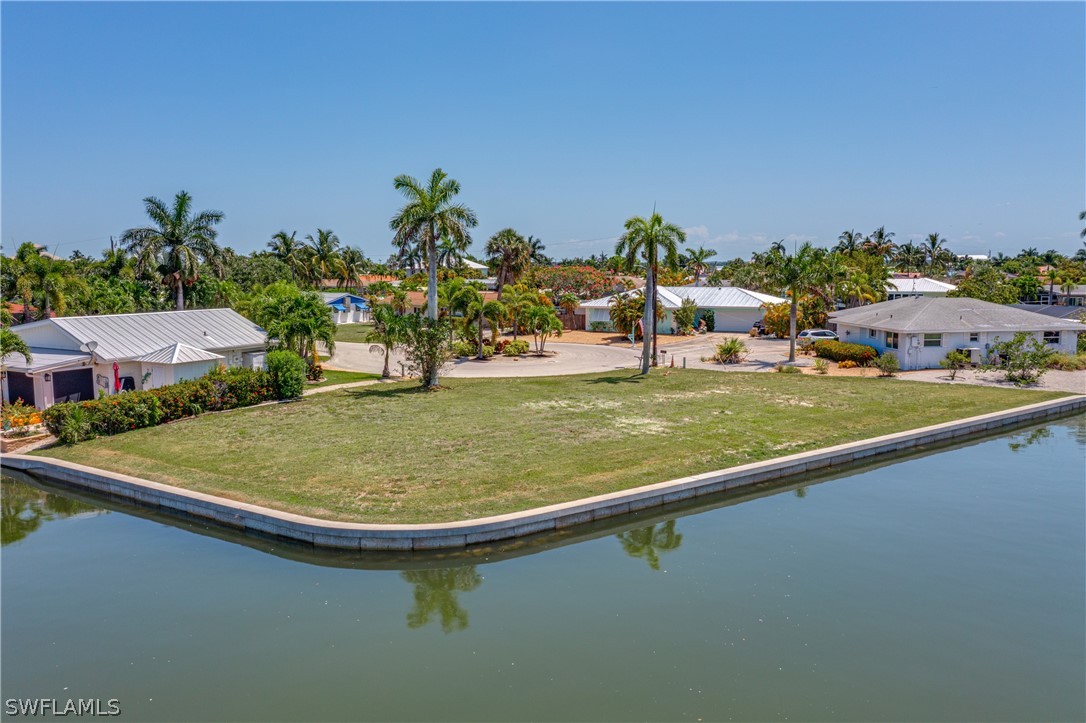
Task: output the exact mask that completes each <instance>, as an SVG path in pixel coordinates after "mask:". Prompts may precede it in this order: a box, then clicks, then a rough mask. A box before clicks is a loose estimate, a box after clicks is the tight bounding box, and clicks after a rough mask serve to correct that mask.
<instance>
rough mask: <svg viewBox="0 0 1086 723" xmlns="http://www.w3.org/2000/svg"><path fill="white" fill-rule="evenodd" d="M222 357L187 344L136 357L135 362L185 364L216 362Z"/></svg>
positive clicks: (167, 347) (175, 345)
mask: <svg viewBox="0 0 1086 723" xmlns="http://www.w3.org/2000/svg"><path fill="white" fill-rule="evenodd" d="M224 358H225V357H223V355H221V354H215V353H214V352H210V351H204V350H203V349H197V348H196V347H194V346H189V345H188V344H173V345H171V346H164V347H162V348H161V349H159V350H158V351H153V352H150V353H148V354H144V355H142V356H138V357H136V359H135V361H140V362H143V363H145V364H187V363H188V362H201V361H218V360H219V359H224Z"/></svg>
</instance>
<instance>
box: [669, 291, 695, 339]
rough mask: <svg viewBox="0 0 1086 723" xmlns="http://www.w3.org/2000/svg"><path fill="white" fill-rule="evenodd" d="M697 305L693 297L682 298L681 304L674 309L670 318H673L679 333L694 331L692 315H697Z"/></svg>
mask: <svg viewBox="0 0 1086 723" xmlns="http://www.w3.org/2000/svg"><path fill="white" fill-rule="evenodd" d="M697 313H698V305H697V304H696V303H694V300H693V299H683V301H682V306H680V307H679V308H678V309H675V311H674V312H672V314H671V318H672V319H674V320H675V329H676V330H677V331H678V332H679V333H680V334H692V333H694V317H695V316H697Z"/></svg>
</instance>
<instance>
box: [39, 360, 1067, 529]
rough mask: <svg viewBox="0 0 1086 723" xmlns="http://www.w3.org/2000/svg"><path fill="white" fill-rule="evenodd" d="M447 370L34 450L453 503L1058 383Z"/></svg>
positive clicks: (328, 492)
mask: <svg viewBox="0 0 1086 723" xmlns="http://www.w3.org/2000/svg"><path fill="white" fill-rule="evenodd" d="M444 383H445V384H447V385H448V388H447V389H444V390H442V391H439V392H430V393H428V392H423V391H421V390H420V389H419V387H418V386H417V384H415V383H408V382H404V383H395V384H382V385H375V386H369V387H361V388H358V389H346V390H340V391H332V392H327V393H325V394H316V395H312V396H310V397H306V398H305V399H303V400H301V401H298V402H293V403H291V404H284V405H272V406H265V407H257V408H252V409H245V410H240V411H235V412H230V413H226V414H215V415H205V416H202V417H199V418H196V419H189V420H183V421H181V422H177V423H174V424H170V425H165V426H161V427H156V428H152V429H142V430H137V431H134V432H129V433H127V434H123V435H119V436H116V437H107V438H103V439H97V440H93V441H89V442H85V443H83V444H80V445H77V446H75V447H71V448H64V447H58V448H53V449H49V450H43V451H42V452H41V453H42V454H44V455H46V456H55V457H60V458H62V459H68V460H72V461H75V462H79V463H83V464H89V465H92V466H95V467H101V468H105V469H110V470H115V471H119V472H123V473H126V474H131V475H135V476H137V477H143V478H146V479H151V480H156V481H159V482H165V483H168V484H174V485H179V486H182V487H186V488H189V489H193V490H199V491H201V492H207V493H211V494H216V495H222V496H225V497H229V498H231V499H235V500H244V501H247V502H253V503H256V504H261V505H267V506H270V507H274V508H278V509H282V510H289V511H293V512H299V513H302V514H308V515H314V516H318V517H324V518H332V519H339V520H355V521H367V522H425V521H448V520H457V519H468V518H473V517H482V516H485V515H491V514H498V513H504V512H510V511H514V510H521V509H526V508H530V507H535V506H539V505H545V504H552V503H556V502H562V501H567V500H572V499H577V498H581V497H586V496H590V495H595V494H601V493H605V492H613V491H617V490H622V489H627V488H630V487H636V486H638V485H643V484H649V483H653V482H661V481H664V480H667V479H672V478H675V477H681V476H684V475H688V474H694V473H697V472H705V471H709V470H714V469H719V468H723V467H730V466H733V465H737V464H743V463H747V462H752V461H756V460H763V459H768V458H771V457H777V456H781V455H785V454H791V453H794V452H798V451H802V450H808V449H815V448H818V447H824V446H828V445H832V444H838V443H842V442H847V441H853V440H858V439H863V438H867V437H873V436H876V435H880V434H887V433H890V432H897V431H902V430H907V429H911V428H915V427H920V426H924V425H928V424H934V423H937V422H944V421H948V420H952V419H956V418H961V417H967V416H972V415H975V414H982V413H985V412H991V411H996V410H1000V409H1006V408H1009V407H1014V406H1019V405H1023V404H1028V403H1031V402H1040V401H1043V400H1047V399H1053V398H1055V397H1058V396H1061V395H1060V394H1058V393H1044V392H1031V391H1021V390H1008V389H994V388H987V387H979V386H971V385H970V386H966V385H961V386H957V385H954V386H952V385H948V384H924V383H919V382H906V381H899V380H894V379H879V378H856V377H816V376H813V375H810V376H809V375H803V376H800V375H787V376H786V375H782V374H765V373H762V374H757V373H739V372H729V373H726V374H725V373H721V372H715V371H706V370H694V369H689V370H677V369H676V370H670V371H669V372H665V371H664V370H659V371H655V372H654V373H653V374H652V375H651V376H650V377H648V378H642V377H639V376H637V375H636V374H634V373H633V372H631V371H625V370H623V371H615V372H608V373H603V374H592V375H584V376H569V377H542V378H523V379H446V380H444Z"/></svg>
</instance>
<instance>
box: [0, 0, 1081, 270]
mask: <svg viewBox="0 0 1086 723" xmlns="http://www.w3.org/2000/svg"><path fill="white" fill-rule="evenodd" d="M0 20H2V41H3V42H2V63H3V65H2V71H0V72H2V76H0V80H2V97H0V101H2V118H0V131H2V148H0V150H2V161H0V173H2V178H0V180H2V184H3V187H2V193H3V198H2V208H0V211H2V214H3V216H2V222H0V237H2V240H3V244H4V250H5V251H6V252H8V253H10V251H11V248H12V243H19V242H22V241H27V240H31V241H37V242H39V243H45V244H48V245H49V246H50V248H54V247H57V248H58V252H59V253H61V254H63V255H67V254H68V253H70V252H71V251H73V250H75V249H80V250H83V251H84V252H88V253H91V252H93V253H97V252H98V251H100V249H101V248H102V246H103V245H108V237H109V235H110V234H113V235H119V234H120V233H122V232H123V231H124V229H125V228H128V227H131V226H135V225H140V224H142V223H143V221H144V216H143V212H142V204H141V202H140V199H141V198H143V197H144V196H147V195H157V196H160V197H164V198H166V197H172V195H173V194H174V193H175V192H176V191H178V190H179V189H186V190H188V191H189V192H190V193H191V194H192V195H193V196H194V198H195V203H196V205H197V207H199V208H216V209H220V210H222V211H224V212H225V213H226V221H225V222H224V223H223V224H222V226H221V236H220V241H221V242H222V243H223V244H225V245H229V246H232V247H233V248H235V249H236V250H239V251H251V250H254V249H258V248H262V247H263V246H264V244H265V242H266V241H267V239H268V238H269V237H270V236H271V235H272V234H273V233H274V232H276V231H278V230H279V229H281V228H282V229H287V230H288V231H289V230H298V232H299V236H304V235H305V234H306V233H315V229H316V228H317V227H318V226H319V227H321V228H332V229H334V230H335V231H336V232H337V234H338V235H339V237H340V239H341V240H342V241H344V242H345V243H349V244H352V245H357V246H359V247H361V248H362V249H363V250H364V251H366V253H367V254H369V255H370V256H372V257H376V258H380V259H383V258H385V257H386V256H387V255H388V254H389V253H390V251H391V245H390V243H389V241H390V238H391V234H390V232H389V231H388V219H389V218H390V217H391V216H392V215H393V213H394V212H395V211H396V209H397V208H398V205H399V203H400V198H399V196H398V195H397V194H396V192H395V191H394V190H393V188H392V179H393V177H394V176H396V175H397V174H400V173H410V174H412V175H415V176H420V177H421V176H425V175H427V174H428V173H429V172H430V171H431V170H432V169H433V168H435V167H437V166H440V167H442V168H444V169H445V170H446V171H448V172H449V173H450V174H451V175H453V176H454V177H455V178H457V179H459V180H460V181H461V183H462V185H463V193H462V199H463V201H464V202H466V203H467V204H468V205H470V206H471V207H472V208H474V209H475V210H476V212H477V213H478V215H479V219H480V225H479V227H478V228H477V229H476V230H475V232H474V234H473V235H474V237H475V239H476V243H475V247H474V250H475V251H479V250H481V247H482V244H483V242H485V239H486V238H487V237H488V236H489V235H490V234H492V233H493V232H495V231H497V230H498V229H500V228H504V227H506V226H512V227H514V228H516V229H517V230H519V231H521V232H522V233H524V234H533V235H535V236H537V237H540V238H542V239H543V240H544V242H546V244H547V246H548V252H549V253H551V254H553V255H556V256H573V255H584V254H588V253H598V252H600V251H605V250H607V251H610V250H611V249H612V248H613V245H614V240H613V239H614V237H615V236H617V235H618V234H619V233H621V231H622V223H623V221H624V220H625V219H626V218H627V217H629V216H631V215H634V214H647V213H649V212H651V210H652V207H653V204H654V203H655V204H656V207H657V208H658V209H659V210H660V211H661V212H662V213H663V214H664V216H665V217H666V218H667V219H668V220H671V221H674V222H676V223H679V224H680V225H682V226H684V227H686V228H687V229H689V236H690V243H693V244H696V245H705V246H709V247H712V248H715V249H717V250H718V251H719V252H720V253H721V254H722V255H723V256H725V257H733V256H737V255H738V256H746V255H748V254H749V253H750V252H751V251H753V250H758V249H764V248H765V247H766V246H768V244H769V243H771V242H772V241H774V240H776V239H780V238H784V239H811V240H814V241H816V242H818V243H831V242H833V240H835V239H836V237H837V235H838V234H839V233H840V232H841V231H842V230H843V229H845V228H853V227H854V228H857V229H859V230H862V231H870V230H872V229H873V228H875V227H877V226H879V225H882V224H885V225H886V226H887V228H888V229H890V230H892V231H895V232H896V233H897V236H898V240H904V239H906V238H908V237H909V236H911V235H916V236H918V237H919V236H922V235H926V234H927V233H930V232H933V231H937V232H939V233H941V234H943V235H944V236H946V237H947V238H948V239H950V241H951V245H952V247H953V248H954V249H955V250H957V251H959V252H961V253H983V252H986V251H988V250H993V251H1000V250H1002V251H1011V250H1017V249H1019V248H1021V247H1023V246H1037V247H1039V248H1041V249H1042V250H1043V249H1046V248H1056V249H1059V250H1061V251H1064V252H1068V253H1071V252H1074V251H1075V250H1076V249H1077V248H1079V244H1080V242H1079V240H1078V231H1079V229H1080V228H1081V226H1080V225H1079V222H1078V212H1079V211H1081V210H1083V208H1086V5H1084V4H1083V3H1059V4H1012V3H993V4H982V3H963V4H957V3H955V4H951V3H894V4H881V5H874V4H863V3H844V4H825V3H818V4H815V3H810V4H798V5H796V4H785V3H774V4H763V5H751V4H739V3H723V4H708V3H704V4H667V5H664V4H622V3H613V4H572V3H549V4H524V5H510V4H438V5H434V4H421V3H420V4H407V5H386V4H374V3H365V4H362V3H360V4H349V3H337V4H287V3H276V4H258V3H244V4H197V3H184V4H153V3H129V4H100V3H86V4H61V3H38V4H29V3H12V2H5V3H3V5H2V6H0Z"/></svg>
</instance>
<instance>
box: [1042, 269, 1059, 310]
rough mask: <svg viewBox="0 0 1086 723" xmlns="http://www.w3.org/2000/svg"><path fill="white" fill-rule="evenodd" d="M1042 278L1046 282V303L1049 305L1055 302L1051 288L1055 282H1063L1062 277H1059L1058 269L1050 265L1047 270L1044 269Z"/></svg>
mask: <svg viewBox="0 0 1086 723" xmlns="http://www.w3.org/2000/svg"><path fill="white" fill-rule="evenodd" d="M1042 278H1043V279H1044V280H1045V281H1047V282H1048V303H1049V305H1052V304H1054V303H1056V301H1055V297H1054V295H1053V288H1054V287H1055V286H1056V285H1057V284H1060V285H1062V284H1063V278H1062V277H1061V274H1060V270H1059V269H1057V268H1056V267H1054V266H1050V267H1048V269H1047V270H1045V272H1044V274H1043V275H1042Z"/></svg>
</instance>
